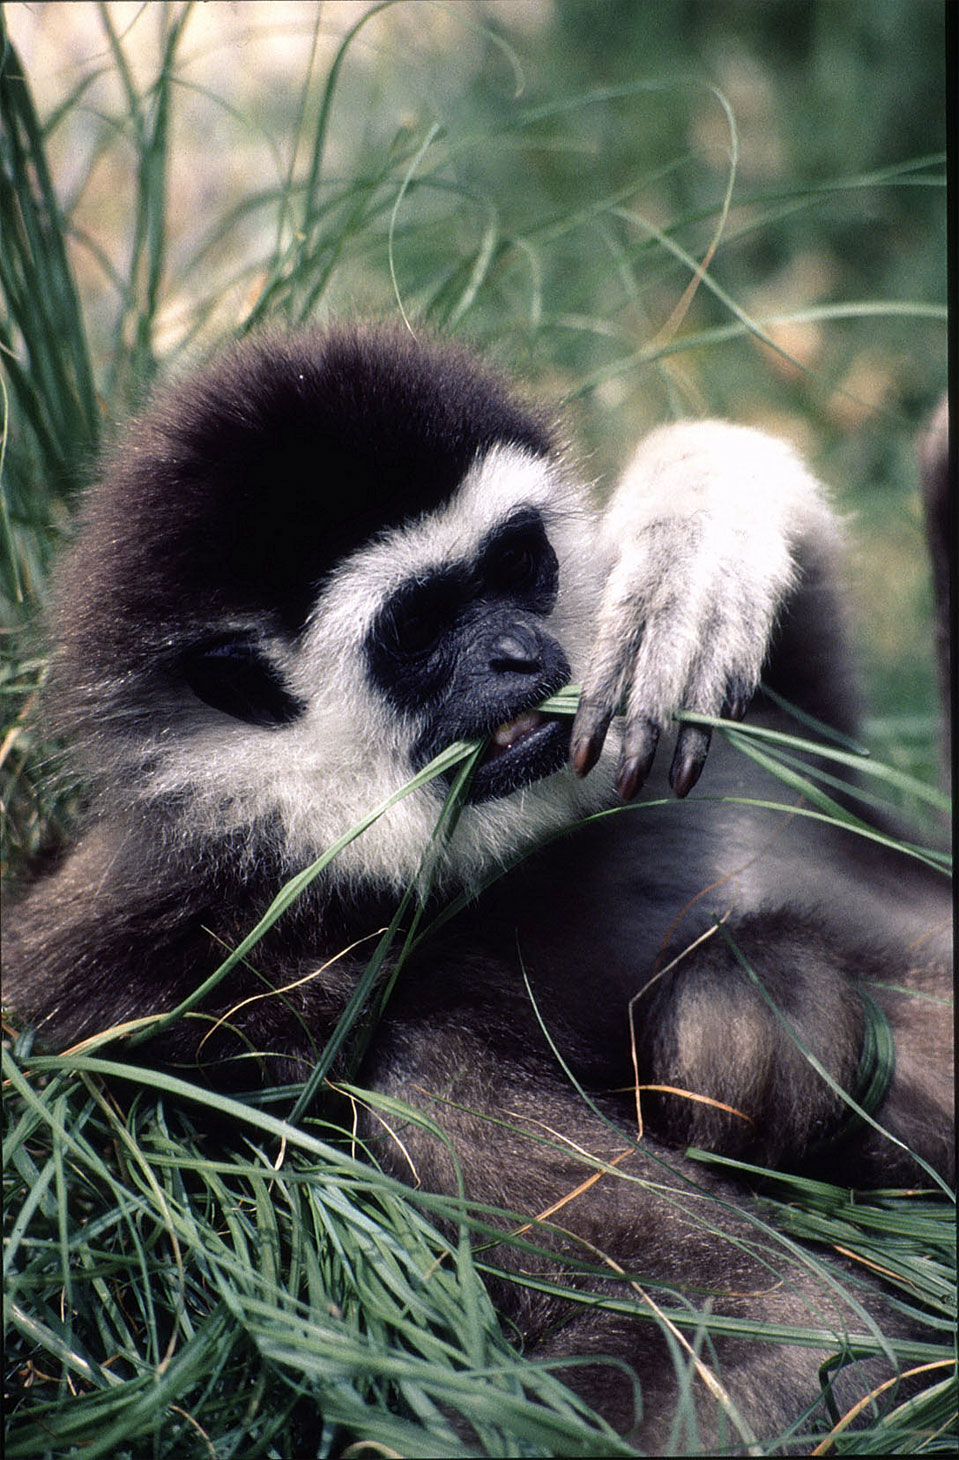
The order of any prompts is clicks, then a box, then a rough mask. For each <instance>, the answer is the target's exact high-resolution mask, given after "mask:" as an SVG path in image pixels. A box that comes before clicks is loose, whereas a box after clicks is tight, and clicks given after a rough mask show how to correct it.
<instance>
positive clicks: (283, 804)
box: [49, 328, 609, 885]
mask: <svg viewBox="0 0 959 1460" xmlns="http://www.w3.org/2000/svg"><path fill="white" fill-rule="evenodd" d="M596 551H597V549H596V522H595V517H594V514H593V512H592V510H591V508H590V506H589V504H588V502H587V500H586V498H585V494H584V493H583V491H582V489H581V488H580V487H579V486H578V485H577V484H576V483H575V481H574V480H573V479H572V477H571V475H570V474H569V472H568V470H567V468H566V466H565V464H564V461H563V459H562V456H561V454H560V452H559V451H558V449H557V447H556V445H555V443H554V440H553V436H552V432H551V431H550V429H548V427H547V425H546V424H545V422H544V420H543V419H542V418H541V417H540V416H539V415H538V414H537V413H536V412H534V411H531V410H530V409H528V408H526V407H524V406H521V405H519V404H518V403H517V402H516V401H515V400H514V399H513V398H512V396H511V395H510V394H509V392H508V391H507V389H506V388H505V387H504V386H503V384H502V383H501V382H500V381H499V380H497V379H496V378H495V377H493V376H491V375H490V374H488V373H487V372H486V371H485V370H484V369H483V368H482V367H481V366H479V365H478V364H477V363H476V361H475V360H474V359H472V358H471V357H470V356H469V355H467V354H466V353H464V352H463V351H461V350H459V349H457V348H454V347H453V346H450V345H448V344H437V343H436V342H435V341H433V342H430V343H427V344H424V343H421V342H418V341H416V340H414V339H413V338H412V337H409V336H406V335H401V334H399V333H398V332H395V331H393V330H384V329H375V328H367V329H363V328H356V329H344V330H338V331H330V332H322V331H319V330H305V331H301V332H298V333H293V334H278V333H277V334H273V333H271V334H266V335H263V336H260V337H258V338H255V339H249V340H246V341H244V342H242V343H240V344H238V345H236V346H234V347H233V348H232V349H231V350H229V351H228V352H227V353H225V354H224V355H222V356H221V357H220V358H219V359H218V360H217V361H215V362H214V363H213V365H212V366H211V367H209V368H207V369H206V370H205V371H203V372H201V373H200V374H198V375H196V376H194V377H192V378H189V379H187V380H185V381H183V382H181V383H179V384H177V385H174V386H173V387H172V388H170V389H169V390H168V391H167V392H166V393H165V394H163V395H162V396H161V397H160V398H159V399H158V401H157V402H156V404H155V405H154V406H153V407H152V408H151V409H150V410H149V411H148V412H147V414H145V415H144V416H143V417H142V418H140V419H139V420H138V421H135V422H134V423H133V424H132V425H131V426H130V427H129V428H128V429H127V431H126V433H125V434H124V436H123V438H122V440H121V441H120V442H119V444H118V446H117V448H116V449H115V450H114V452H113V454H112V456H111V457H110V458H109V459H108V461H107V464H106V468H105V471H104V474H103V476H102V479H101V481H100V482H99V483H98V484H97V485H96V486H95V487H94V488H93V489H92V490H91V491H90V493H89V494H88V496H87V499H86V501H85V504H84V506H83V509H82V511H81V514H80V519H79V526H78V533H77V538H76V542H75V544H74V546H73V548H72V549H71V550H70V551H69V552H68V554H67V555H66V557H65V559H64V561H63V564H62V567H61V571H60V573H59V577H58V580H57V584H56V590H55V603H56V609H55V619H56V638H57V648H56V652H55V656H54V665H53V674H52V679H51V688H50V694H49V699H50V702H51V705H52V707H53V711H54V718H55V720H56V721H57V722H58V724H59V726H60V728H61V729H63V730H65V731H67V732H68V733H70V734H72V735H73V736H74V737H75V738H76V739H77V740H78V742H79V747H80V756H81V767H82V769H83V771H84V773H85V774H86V776H87V777H88V778H89V779H90V781H91V782H92V784H93V786H94V789H95V790H97V791H98V792H99V796H100V800H101V803H102V804H103V805H105V807H106V808H107V809H109V808H110V807H111V806H112V807H113V809H114V810H117V809H120V810H123V811H125V812H126V814H135V813H138V814H137V815H136V819H137V822H138V823H139V824H140V825H141V826H143V827H149V826H150V825H155V826H157V827H158V828H159V831H160V834H162V836H163V837H164V840H165V841H166V843H167V844H168V845H175V844H176V842H177V840H179V841H180V842H181V843H182V844H183V846H184V847H185V848H186V847H189V846H190V845H193V844H195V843H196V841H197V839H201V840H208V839H210V838H216V837H218V836H221V835H223V834H226V833H229V834H237V833H238V834H239V840H240V841H243V840H245V841H246V844H247V845H248V846H249V848H250V851H251V854H252V855H255V854H256V850H257V847H261V846H262V845H263V840H264V838H267V839H269V842H270V845H271V849H272V850H273V851H275V852H276V851H278V852H279V853H280V854H281V855H282V857H283V858H284V861H285V862H287V863H288V864H289V865H290V866H291V867H292V866H294V865H302V864H303V863H304V862H306V861H309V860H311V859H313V858H315V857H316V856H317V855H319V853H320V852H321V851H323V850H324V849H325V848H326V847H327V846H329V845H330V844H331V843H332V842H333V841H334V840H336V839H337V838H338V837H339V836H340V835H342V834H343V833H344V832H345V831H347V830H348V829H349V828H350V827H351V826H352V825H354V824H355V823H356V822H357V821H359V820H360V819H361V817H362V816H363V815H365V814H366V813H368V812H369V811H370V810H372V809H373V808H374V807H375V806H376V805H377V804H378V803H379V802H381V801H382V800H384V799H385V798H386V797H387V796H389V795H390V794H391V793H392V792H394V791H396V790H397V789H399V787H401V786H402V785H403V784H404V783H405V782H406V781H408V780H409V778H410V777H411V775H413V774H414V772H415V771H417V770H419V769H421V768H422V767H423V766H424V765H425V764H426V763H427V762H428V761H429V760H430V759H431V758H432V757H433V756H435V755H436V754H437V753H438V752H439V751H440V750H442V749H443V748H444V747H445V746H446V745H448V744H449V743H451V742H452V741H455V740H461V739H470V738H480V737H485V736H491V737H492V739H491V741H490V746H489V750H488V752H487V754H486V757H485V759H484V761H483V762H482V764H481V765H480V766H479V768H478V770H477V773H476V775H475V779H474V781H473V783H472V790H471V793H470V804H469V805H468V806H467V808H466V809H465V811H464V813H463V815H462V817H461V818H460V822H459V825H458V826H457V828H456V832H455V834H454V837H453V840H452V842H451V844H450V846H449V847H448V848H447V851H446V853H445V864H444V867H443V870H444V871H445V872H446V873H447V874H449V875H452V876H456V877H458V878H469V877H471V876H474V875H476V873H477V872H479V871H480V870H481V869H482V868H484V867H486V866H488V865H489V863H490V862H491V860H493V861H495V860H498V859H503V858H506V857H508V856H510V855H512V854H513V853H514V852H515V851H516V850H517V849H518V848H519V847H521V846H523V845H524V844H526V843H527V842H528V841H529V840H530V839H531V838H535V837H537V836H539V835H541V834H543V833H545V832H547V831H552V830H555V829H557V827H558V826H559V825H562V824H563V823H565V822H566V821H568V820H570V819H571V818H575V817H576V816H577V815H579V814H582V813H583V812H584V811H586V810H589V809H593V808H594V807H595V805H596V804H597V802H598V800H600V799H602V797H603V796H604V794H605V792H606V790H607V789H608V786H609V776H608V775H607V774H603V773H600V774H594V776H592V777H590V781H589V782H588V783H583V782H581V781H579V780H578V779H577V778H575V777H574V776H573V775H572V774H571V772H570V771H569V770H568V769H567V768H566V758H567V752H568V733H569V724H570V722H569V720H568V719H565V720H564V719H561V718H555V719H550V718H546V717H543V716H541V715H539V714H538V713H537V712H536V709H535V707H536V706H537V705H538V704H539V703H540V701H541V700H542V699H543V698H544V697H546V696H548V695H549V694H551V693H553V692H554V691H556V690H557V689H559V688H561V687H562V686H563V685H564V684H566V683H567V682H568V681H569V680H571V679H575V678H576V677H577V676H578V675H579V674H580V673H581V672H582V668H583V665H584V656H585V654H586V651H587V649H588V647H589V639H590V626H591V623H592V621H593V618H594V609H595V602H596V595H597V582H598V576H599V575H598V572H597V565H596V561H595V555H596ZM446 789H447V788H446V785H445V784H443V783H442V782H434V783H433V784H432V785H430V786H428V787H425V788H423V789H421V790H419V791H417V792H415V793H414V794H413V795H411V796H408V797H407V798H406V799H405V800H403V801H402V802H400V803H399V804H398V805H397V806H395V807H394V808H392V809H391V811H390V812H389V813H388V814H387V816H385V817H384V818H383V819H381V821H380V822H378V823H377V824H376V826H375V827H374V828H372V829H371V830H370V831H368V832H367V833H366V834H364V835H363V836H362V837H360V838H359V839H358V840H357V841H355V842H353V843H352V844H351V846H350V847H349V848H347V849H346V851H345V852H343V853H341V855H340V856H339V857H338V858H337V860H336V863H335V864H334V872H335V873H336V874H337V875H338V876H339V877H340V878H341V879H342V878H346V879H347V880H349V881H367V880H370V879H372V880H373V881H375V882H376V883H377V884H379V885H382V884H384V883H386V884H390V885H402V884H405V883H406V882H407V881H408V880H409V879H410V877H411V876H413V875H415V873H416V870H417V867H418V864H419V859H420V857H421V855H422V852H423V850H424V848H425V846H426V844H427V842H428V839H429V837H430V835H431V833H432V830H433V827H434V825H435V822H436V818H437V814H438V811H439V807H440V804H441V801H442V798H443V796H444V794H445V791H446Z"/></svg>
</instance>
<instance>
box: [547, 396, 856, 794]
mask: <svg viewBox="0 0 959 1460" xmlns="http://www.w3.org/2000/svg"><path fill="white" fill-rule="evenodd" d="M823 532H828V533H830V534H831V532H832V519H831V516H830V514H829V511H828V509H827V508H826V507H825V505H824V503H823V501H822V498H821V495H820V489H819V487H818V484H817V483H816V481H815V480H814V479H813V478H812V477H811V476H810V475H809V473H808V472H807V471H806V469H805V467H804V466H803V465H802V463H801V462H800V461H799V459H798V458H797V457H796V455H795V454H794V453H793V451H792V450H791V448H790V447H788V446H787V445H785V444H784V443H783V442H780V441H777V440H774V439H773V438H771V437H768V436H765V435H763V434H762V433H761V432H759V431H755V430H751V429H749V428H746V427H742V426H730V425H726V424H724V423H722V422H716V421H707V422H701V423H684V424H680V425H676V426H668V427H664V428H662V429H661V430H658V431H655V432H654V433H653V434H652V435H651V436H649V437H648V438H647V439H646V440H645V441H644V442H643V443H642V444H641V446H640V448H639V450H638V452H637V454H636V456H635V457H634V458H633V461H632V462H631V464H630V466H629V467H628V468H627V470H626V472H625V474H624V476H623V479H622V481H621V482H620V484H619V486H618V488H617V490H616V492H615V494H614V496H613V499H612V501H611V502H610V505H609V508H608V510H607V512H606V515H605V517H604V521H603V527H602V535H603V540H604V543H605V547H606V555H607V561H609V562H611V563H612V567H611V569H610V572H609V576H608V579H607V582H606V587H605V590H604V592H603V595H602V600H601V604H600V610H599V618H598V623H597V633H596V639H595V642H594V646H593V650H592V652H591V655H590V658H589V662H588V666H587V670H586V673H585V675H584V677H583V686H582V699H581V702H580V707H579V710H578V712H577V715H576V719H575V721H574V724H573V731H572V749H571V759H572V763H573V767H574V769H575V770H576V771H577V772H578V774H580V775H586V773H587V772H588V771H589V770H590V769H591V768H592V766H593V765H595V763H596V761H597V759H598V758H599V754H600V751H601V750H602V746H603V742H604V740H605V738H606V732H607V730H608V728H609V723H610V720H611V719H612V716H613V714H614V713H615V712H616V710H617V708H618V707H619V706H620V705H621V704H624V705H625V714H626V719H625V729H624V734H623V745H622V752H621V756H620V762H619V772H618V777H617V789H618V791H619V794H620V795H621V796H622V797H623V799H624V800H628V799H630V798H631V797H632V796H634V795H635V794H636V792H637V791H638V790H639V789H640V787H641V785H642V784H643V781H644V780H645V778H646V776H647V774H648V772H649V769H650V766H651V765H652V761H653V757H654V755H655V752H656V745H657V741H658V739H659V735H660V731H661V730H662V729H663V727H664V726H665V725H666V723H667V722H668V720H669V718H670V716H671V715H672V714H673V713H674V712H675V711H677V710H680V709H685V710H692V711H696V712H698V713H700V714H706V715H719V714H726V715H727V716H729V717H731V718H734V719H737V718H740V717H741V716H742V715H743V714H744V712H745V709H746V706H747V704H748V702H749V699H750V698H751V696H752V694H753V692H754V690H755V689H756V686H757V683H758V680H759V675H760V671H761V669H762V665H763V660H764V658H765V655H766V650H767V646H768V643H769V639H770V635H771V633H772V629H773V626H774V623H775V619H776V614H777V612H778V610H779V608H780V606H781V604H782V602H783V600H784V599H785V597H786V595H787V594H788V592H789V590H790V589H791V587H792V586H793V583H794V581H795V577H796V565H795V558H794V554H795V550H796V548H797V546H798V545H799V544H800V543H801V541H802V539H803V538H804V537H805V536H807V535H809V534H816V535H821V534H822V533H823ZM708 748H709V731H708V730H707V729H705V728H703V727H700V726H695V725H684V726H683V727H682V728H681V730H680V733H679V736H678V739H677V742H676V750H675V754H674V757H673V762H672V767H671V769H670V774H669V779H670V784H671V786H672V787H673V790H674V791H675V792H676V794H677V795H679V796H685V795H686V793H687V792H688V791H689V790H690V789H691V788H692V787H693V786H694V785H695V784H696V781H697V780H698V778H699V774H700V771H701V770H702V767H703V764H704V762H705V759H706V753H707V750H708Z"/></svg>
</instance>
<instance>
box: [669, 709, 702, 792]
mask: <svg viewBox="0 0 959 1460" xmlns="http://www.w3.org/2000/svg"><path fill="white" fill-rule="evenodd" d="M709 740H710V732H709V731H708V730H700V729H693V727H692V726H689V725H687V726H686V727H685V728H684V729H683V730H681V731H680V734H679V739H678V740H677V742H676V751H675V754H674V755H673V763H672V765H671V766H670V768H669V784H670V785H671V786H672V788H673V791H674V792H675V793H676V795H677V796H679V797H680V798H682V797H683V796H688V795H689V792H690V791H691V790H692V789H693V787H694V786H695V784H696V782H697V781H698V780H699V777H700V774H701V772H702V769H703V766H704V765H705V764H706V756H707V754H708V752H709Z"/></svg>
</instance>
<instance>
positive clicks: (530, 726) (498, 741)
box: [491, 710, 543, 750]
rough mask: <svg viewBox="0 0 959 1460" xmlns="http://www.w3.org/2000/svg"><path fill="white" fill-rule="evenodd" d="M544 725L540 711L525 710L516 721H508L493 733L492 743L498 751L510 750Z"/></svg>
mask: <svg viewBox="0 0 959 1460" xmlns="http://www.w3.org/2000/svg"><path fill="white" fill-rule="evenodd" d="M542 723H543V716H542V715H541V714H540V713H539V711H538V710H524V711H523V713H522V715H517V716H516V719H515V720H507V722H506V724H505V725H499V726H498V727H497V728H496V729H495V730H494V731H493V734H492V737H491V738H492V743H493V745H494V746H495V747H496V748H497V749H498V750H509V748H510V746H511V745H515V744H516V742H517V740H522V738H523V736H524V735H529V733H530V731H531V730H535V729H537V727H538V726H540V725H542Z"/></svg>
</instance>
